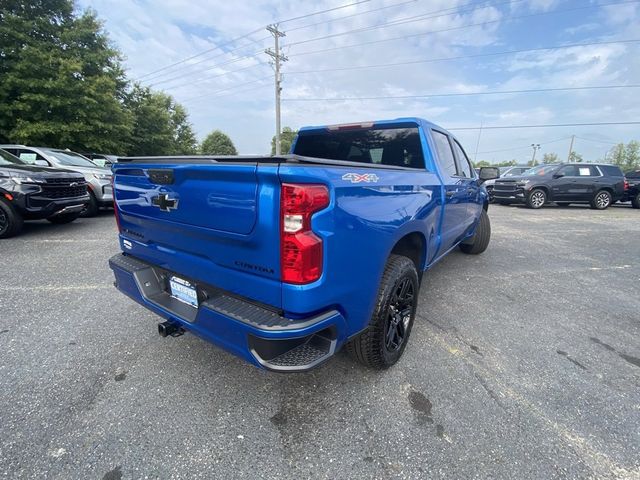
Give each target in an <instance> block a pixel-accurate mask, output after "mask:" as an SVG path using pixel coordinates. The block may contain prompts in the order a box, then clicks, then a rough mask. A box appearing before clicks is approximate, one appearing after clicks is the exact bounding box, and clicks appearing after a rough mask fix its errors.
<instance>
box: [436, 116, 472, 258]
mask: <svg viewBox="0 0 640 480" xmlns="http://www.w3.org/2000/svg"><path fill="white" fill-rule="evenodd" d="M431 138H432V139H433V143H434V145H435V148H436V153H437V157H438V158H437V160H438V166H439V168H440V174H441V176H442V182H443V184H444V185H443V188H444V192H445V195H444V196H445V199H444V212H443V219H442V227H441V228H442V230H441V238H442V246H441V248H440V253H444V252H446V251H447V250H449V249H450V248H451V247H452V246H453V245H455V243H456V242H457V241H458V240H459V239H460V238H461V237H462V236H463V235H464V233H465V232H466V230H467V228H468V227H469V226H470V223H471V222H470V221H469V214H468V204H469V192H468V187H469V179H468V178H465V177H464V176H463V175H462V174H461V172H459V171H458V164H457V162H456V158H455V155H454V153H453V146H452V144H451V141H450V139H449V135H447V134H446V133H444V132H441V131H439V130H434V129H432V130H431Z"/></svg>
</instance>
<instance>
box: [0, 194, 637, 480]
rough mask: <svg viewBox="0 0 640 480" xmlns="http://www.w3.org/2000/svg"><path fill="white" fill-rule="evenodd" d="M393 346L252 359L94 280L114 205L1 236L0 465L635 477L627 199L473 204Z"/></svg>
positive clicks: (134, 474)
mask: <svg viewBox="0 0 640 480" xmlns="http://www.w3.org/2000/svg"><path fill="white" fill-rule="evenodd" d="M490 215H491V220H492V224H493V238H492V244H491V245H490V247H489V250H488V251H487V252H486V253H485V254H483V255H481V256H478V257H472V256H467V255H464V254H462V253H457V252H456V253H454V254H452V255H450V256H448V257H447V258H446V259H445V260H443V261H442V262H441V263H440V264H438V265H437V266H436V267H434V269H433V270H432V271H430V272H429V273H427V274H426V276H425V281H424V282H423V285H422V289H421V297H420V305H419V311H418V317H417V318H416V324H415V326H414V329H413V333H412V337H411V341H410V343H409V346H408V348H407V351H406V352H405V356H404V357H403V359H402V360H401V362H400V363H399V364H398V365H397V366H395V367H394V368H392V369H390V370H388V371H385V372H382V373H378V372H374V371H370V370H367V369H365V368H363V367H361V366H359V365H357V364H355V363H353V362H352V361H351V360H350V359H349V358H348V357H347V356H346V355H345V354H343V353H340V354H338V356H337V357H336V358H334V359H333V360H332V361H330V362H329V363H328V364H326V365H325V366H323V367H322V368H320V369H318V370H315V371H313V372H311V373H308V374H299V375H279V374H274V373H268V372H265V371H260V370H258V369H256V368H254V367H252V366H250V365H248V364H246V363H244V362H243V361H241V360H239V359H236V358H235V357H233V356H231V355H229V354H227V353H225V352H223V351H221V350H218V349H217V348H215V347H214V346H212V345H209V344H207V343H205V342H203V341H201V340H199V339H198V338H196V337H194V336H191V335H184V336H182V337H180V338H176V339H162V338H160V337H159V336H158V335H157V332H156V324H157V320H158V318H157V317H155V316H154V315H153V314H151V313H149V312H147V311H146V310H145V309H143V308H142V307H140V306H138V305H137V304H135V303H134V302H133V301H131V300H129V299H128V298H126V297H125V296H123V295H122V294H120V293H118V292H117V291H116V290H115V289H114V288H113V286H112V281H113V280H112V274H111V271H110V270H109V268H108V266H107V259H108V258H109V257H110V256H111V255H113V254H114V253H116V252H117V250H118V246H117V242H116V233H115V222H114V220H113V217H112V216H111V215H110V214H108V213H105V214H102V215H100V216H99V217H97V218H92V219H81V220H79V221H77V222H75V223H73V224H71V225H60V226H56V225H50V224H49V223H48V222H33V223H29V224H27V225H26V228H25V232H24V234H23V235H22V236H20V237H17V238H14V239H10V240H4V241H2V242H0V258H1V259H2V268H1V269H0V405H1V407H0V475H1V476H3V477H5V478H38V479H39V478H60V479H68V478H82V479H88V478H97V479H101V478H104V479H109V480H116V479H120V478H122V479H128V478H274V477H279V478H465V479H471V478H504V479H514V478H540V479H549V478H625V479H626V478H628V479H633V478H640V295H638V292H639V289H638V285H639V284H640V283H639V282H640V242H639V241H638V238H640V212H639V211H637V210H632V209H631V208H628V207H626V206H615V207H612V208H610V209H609V210H607V211H593V210H590V209H589V208H584V207H569V208H563V209H559V208H544V209H542V210H537V211H533V210H528V209H524V208H517V207H503V206H495V207H493V206H492V207H491V209H490Z"/></svg>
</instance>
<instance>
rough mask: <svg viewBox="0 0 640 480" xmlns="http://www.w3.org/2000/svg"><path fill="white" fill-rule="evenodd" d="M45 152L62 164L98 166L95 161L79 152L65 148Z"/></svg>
mask: <svg viewBox="0 0 640 480" xmlns="http://www.w3.org/2000/svg"><path fill="white" fill-rule="evenodd" d="M45 152H47V153H48V154H49V155H50V156H52V157H54V158H55V159H56V160H57V161H58V163H59V164H60V165H65V166H70V167H94V168H95V167H97V165H96V164H95V163H93V162H92V161H91V160H89V159H88V158H86V157H83V156H82V155H80V154H79V153H74V152H66V151H64V150H45Z"/></svg>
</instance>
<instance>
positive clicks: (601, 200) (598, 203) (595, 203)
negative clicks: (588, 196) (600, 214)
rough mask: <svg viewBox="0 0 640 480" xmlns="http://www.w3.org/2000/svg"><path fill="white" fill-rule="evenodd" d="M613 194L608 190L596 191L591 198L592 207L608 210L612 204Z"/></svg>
mask: <svg viewBox="0 0 640 480" xmlns="http://www.w3.org/2000/svg"><path fill="white" fill-rule="evenodd" d="M611 200H612V197H611V194H610V193H609V192H608V191H606V190H600V191H599V192H596V194H595V195H594V196H593V200H591V208H593V209H594V210H606V209H607V208H609V206H611Z"/></svg>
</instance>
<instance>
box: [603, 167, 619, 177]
mask: <svg viewBox="0 0 640 480" xmlns="http://www.w3.org/2000/svg"><path fill="white" fill-rule="evenodd" d="M599 168H600V170H602V173H603V174H604V175H607V176H609V177H623V176H624V175H623V173H622V170H620V167H618V166H617V165H599Z"/></svg>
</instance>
